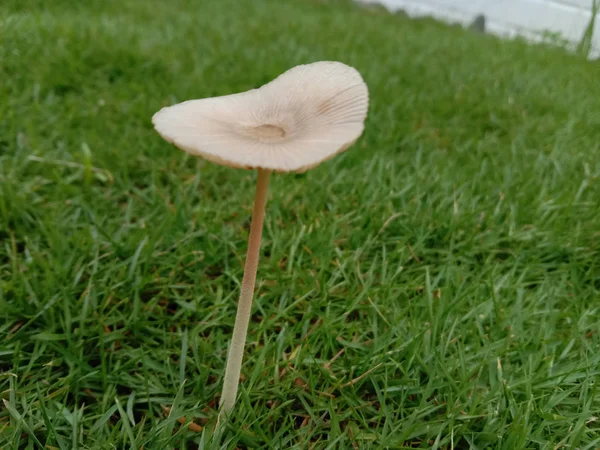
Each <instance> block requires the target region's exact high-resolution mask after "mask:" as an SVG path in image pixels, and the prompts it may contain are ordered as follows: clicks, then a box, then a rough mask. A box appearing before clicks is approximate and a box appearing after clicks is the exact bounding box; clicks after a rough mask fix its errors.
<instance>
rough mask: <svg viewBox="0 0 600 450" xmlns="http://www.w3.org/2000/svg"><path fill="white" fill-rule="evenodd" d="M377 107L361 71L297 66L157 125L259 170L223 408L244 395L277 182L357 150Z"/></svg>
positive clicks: (183, 142) (215, 157)
mask: <svg viewBox="0 0 600 450" xmlns="http://www.w3.org/2000/svg"><path fill="white" fill-rule="evenodd" d="M368 104H369V94H368V89H367V86H366V84H365V82H364V81H363V79H362V77H361V75H360V74H359V73H358V71H357V70H356V69H354V68H352V67H349V66H347V65H345V64H342V63H339V62H331V61H323V62H316V63H312V64H306V65H300V66H296V67H294V68H292V69H290V70H288V71H287V72H285V73H283V74H282V75H280V76H279V77H277V78H276V79H275V80H273V81H271V82H270V83H267V84H265V85H264V86H262V87H260V88H258V89H252V90H250V91H247V92H243V93H239V94H232V95H226V96H222V97H214V98H206V99H200V100H190V101H186V102H183V103H179V104H176V105H173V106H169V107H165V108H163V109H161V110H160V111H158V112H157V113H156V114H155V115H154V116H153V117H152V122H153V124H154V127H155V129H156V131H157V132H158V133H159V134H160V135H161V136H162V137H163V138H164V139H165V140H166V141H168V142H171V143H172V144H174V145H175V146H177V147H179V148H180V149H182V150H184V151H186V152H188V153H190V154H192V155H196V156H201V157H203V158H206V159H208V160H210V161H213V162H215V163H217V164H222V165H225V166H230V167H236V168H245V169H257V170H258V180H257V184H256V194H255V198H254V210H253V212H252V223H251V225H250V238H249V241H248V252H247V255H246V263H245V266H244V277H243V279H242V286H241V293H240V297H239V303H238V309H237V314H236V317H235V325H234V329H233V337H232V340H231V344H230V347H229V353H228V357H227V368H226V369H225V379H224V384H223V391H222V395H221V400H220V408H221V410H222V411H223V412H225V413H228V412H229V411H231V409H232V408H233V406H234V403H235V398H236V395H237V390H238V384H239V379H240V372H241V366H242V358H243V353H244V344H245V341H246V334H247V331H248V323H249V321H250V313H251V307H252V297H253V294H254V285H255V282H256V271H257V265H258V255H259V250H260V241H261V236H262V229H263V219H264V215H265V204H266V201H267V190H268V185H269V177H270V175H271V172H272V171H275V172H303V171H305V170H308V169H310V168H313V167H315V166H317V165H318V164H320V163H321V162H323V161H325V160H327V159H329V158H332V157H333V156H335V155H336V154H338V153H340V152H342V151H344V150H346V149H347V148H348V147H350V146H351V145H352V144H353V143H354V142H355V141H356V140H357V139H358V138H359V137H360V135H361V134H362V132H363V129H364V120H365V118H366V115H367V109H368Z"/></svg>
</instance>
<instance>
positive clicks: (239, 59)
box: [0, 0, 600, 450]
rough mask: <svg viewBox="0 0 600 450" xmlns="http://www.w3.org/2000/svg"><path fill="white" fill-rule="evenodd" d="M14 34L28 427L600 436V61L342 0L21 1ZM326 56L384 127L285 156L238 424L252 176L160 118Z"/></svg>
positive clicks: (253, 442)
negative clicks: (233, 352)
mask: <svg viewBox="0 0 600 450" xmlns="http://www.w3.org/2000/svg"><path fill="white" fill-rule="evenodd" d="M0 42H1V45H0V99H1V101H0V317H1V320H0V370H1V374H0V392H1V396H2V399H3V401H4V405H3V406H2V407H1V409H0V447H1V448H3V449H38V448H46V449H61V450H65V449H142V448H143V449H146V450H147V449H159V450H160V449H166V448H176V449H196V448H200V449H218V448H223V449H225V448H227V449H235V448H237V449H243V448H252V449H259V448H265V449H267V448H282V449H334V448H342V449H352V448H355V449H370V448H372V449H381V448H389V449H407V448H434V449H452V448H454V449H466V448H474V449H507V450H513V449H522V448H529V449H537V448H539V449H560V448H572V449H573V448H578V449H594V448H599V447H600V416H599V415H600V396H599V393H598V385H599V382H600V333H599V329H600V317H599V303H598V299H599V290H600V200H599V199H600V184H599V176H600V84H599V83H598V79H599V77H600V66H599V65H598V63H595V62H587V61H584V60H583V59H581V58H577V57H576V56H571V55H568V54H566V53H565V52H563V51H562V50H560V49H556V48H551V47H548V46H539V45H538V46H530V45H528V44H526V43H524V42H521V41H511V42H509V41H500V40H497V39H495V38H493V37H489V36H481V35H478V34H474V33H469V32H465V31H463V30H462V29H460V28H457V27H447V26H444V25H441V24H438V23H435V22H433V21H429V20H419V21H410V20H408V19H405V18H402V17H396V16H394V15H392V14H387V13H383V12H381V11H378V10H377V11H367V10H361V9H360V8H358V7H356V6H354V5H352V4H350V3H347V2H342V1H328V2H325V1H317V0H289V1H285V2H283V1H279V0H257V1H254V2H252V3H250V2H248V3H242V2H235V1H233V0H221V1H216V0H215V1H205V2H199V1H192V0H189V1H187V0H176V1H173V2H162V1H158V0H148V1H144V2H143V1H141V0H132V1H128V2H126V1H122V0H105V1H99V0H98V1H96V0H90V1H86V2H74V1H68V0H55V1H53V2H44V1H42V0H37V1H36V0H26V1H20V0H8V1H7V0H5V1H3V2H2V4H1V5H0ZM323 59H335V60H341V61H343V62H346V63H348V64H351V65H353V66H355V67H357V68H358V69H359V70H360V71H361V73H362V74H363V75H364V77H365V80H366V81H367V83H368V85H369V87H370V92H371V107H370V115H369V119H368V123H367V129H366V133H365V135H364V137H363V138H361V140H360V141H359V142H358V143H357V145H355V146H354V147H353V148H352V149H351V150H349V151H348V152H346V153H344V154H343V155H341V156H339V157H337V158H336V159H334V160H332V161H330V162H327V163H325V164H323V165H321V166H320V167H319V168H317V169H315V170H312V171H310V172H308V173H306V174H303V175H276V176H274V177H273V179H272V185H271V191H270V198H269V202H268V205H267V216H266V223H265V232H264V241H263V253H264V255H263V257H262V259H261V262H260V266H259V282H258V285H257V286H258V291H257V299H256V301H255V310H254V315H253V321H252V323H251V324H250V332H249V336H248V343H247V358H246V360H245V363H244V366H243V368H242V373H243V384H242V388H241V391H240V394H239V398H238V406H237V409H236V413H235V417H234V418H233V420H232V421H231V422H230V423H229V424H228V425H227V427H226V429H225V430H224V431H223V436H221V439H220V441H219V440H218V439H214V438H213V437H212V430H213V427H214V423H215V419H216V411H215V407H216V403H215V402H216V400H217V399H218V396H219V393H220V387H221V382H222V376H223V373H224V366H225V357H226V351H227V345H228V340H229V337H230V335H231V331H232V326H233V319H234V313H235V308H236V301H237V295H238V288H239V283H240V279H241V275H242V262H243V258H244V253H245V249H246V240H247V234H248V226H249V221H250V212H251V209H250V208H251V203H252V199H253V188H254V182H255V174H254V173H252V172H247V171H241V170H233V169H229V168H224V167H220V166H216V165H213V164H210V163H207V162H205V161H202V160H196V159H193V158H191V157H187V156H185V155H184V154H183V153H182V152H180V151H178V150H176V149H174V148H173V147H171V146H169V145H168V144H167V143H165V142H164V141H162V140H161V139H160V138H159V137H158V135H157V134H156V133H155V132H154V131H153V130H152V126H151V123H150V117H151V116H152V114H153V113H154V112H155V111H157V110H158V109H159V108H160V107H162V106H163V105H166V104H170V103H174V102H177V101H182V100H185V99H189V98H198V97H206V96H214V95H221V94H227V93H232V92H236V91H243V90H246V89H249V88H253V87H256V86H259V85H261V84H263V83H265V82H267V81H268V80H270V79H272V78H273V77H275V76H276V75H277V74H279V73H281V72H282V71H284V70H286V69H287V68H289V67H291V66H293V65H295V64H299V63H305V62H311V61H315V60H323ZM184 417H185V419H183V418H184ZM192 420H193V421H194V425H192V427H193V428H194V430H195V431H191V430H190V429H189V428H188V426H185V425H182V424H181V423H180V422H184V424H187V423H190V422H191V421H192Z"/></svg>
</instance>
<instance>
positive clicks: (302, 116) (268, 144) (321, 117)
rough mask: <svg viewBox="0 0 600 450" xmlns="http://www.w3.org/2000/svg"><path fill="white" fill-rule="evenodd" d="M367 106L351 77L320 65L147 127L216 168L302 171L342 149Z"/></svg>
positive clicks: (349, 71) (332, 65) (357, 131)
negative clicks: (215, 165)
mask: <svg viewBox="0 0 600 450" xmlns="http://www.w3.org/2000/svg"><path fill="white" fill-rule="evenodd" d="M368 106H369V92H368V89H367V85H366V84H365V82H364V81H363V79H362V77H361V76H360V74H359V73H358V71H357V70H356V69H354V68H352V67H349V66H347V65H345V64H342V63H339V62H330V61H323V62H316V63H312V64H306V65H301V66H296V67H294V68H292V69H290V70H288V71H287V72H285V73H283V74H282V75H280V76H279V77H277V78H276V79H274V80H273V81H271V82H270V83H267V84H265V85H264V86H262V87H260V88H258V89H252V90H250V91H247V92H242V93H240V94H232V95H226V96H222V97H214V98H206V99H200V100H189V101H186V102H183V103H179V104H176V105H173V106H168V107H165V108H163V109H161V110H160V111H158V112H157V113H156V114H154V116H153V117H152V122H153V124H154V127H155V128H156V131H157V132H158V133H159V134H160V135H161V136H162V137H163V138H164V139H165V140H166V141H168V142H171V143H173V144H174V145H175V146H177V147H179V148H180V149H182V150H184V151H186V152H188V153H190V154H192V155H196V156H202V157H204V158H206V159H208V160H210V161H213V162H215V163H217V164H222V165H225V166H230V167H241V168H262V169H269V170H274V171H278V172H302V171H304V170H307V169H310V168H312V167H315V166H317V165H318V164H319V163H321V162H323V161H325V160H327V159H329V158H332V157H333V156H335V155H336V154H337V153H340V152H342V151H344V150H346V149H347V148H348V147H350V146H351V145H352V144H353V143H354V142H355V141H356V140H357V139H358V138H359V137H360V135H361V134H362V132H363V129H364V120H365V118H366V116H367V109H368Z"/></svg>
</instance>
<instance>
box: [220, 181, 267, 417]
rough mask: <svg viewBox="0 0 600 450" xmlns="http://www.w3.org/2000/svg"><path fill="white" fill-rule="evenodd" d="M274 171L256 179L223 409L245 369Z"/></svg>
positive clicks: (227, 406)
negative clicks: (270, 186)
mask: <svg viewBox="0 0 600 450" xmlns="http://www.w3.org/2000/svg"><path fill="white" fill-rule="evenodd" d="M270 175H271V171H270V170H265V169H258V180H257V182H256V195H255V197H254V210H253V211H252V224H251V225H250V238H249V239H248V253H247V254H246V264H245V266H244V278H243V279H242V291H241V293H240V300H239V303H238V309H237V314H236V316H235V325H234V327H233V337H232V339H231V344H230V346H229V355H228V357H227V368H226V369H225V381H224V383H223V392H222V394H221V404H220V406H221V410H222V411H224V412H225V413H228V412H229V411H231V409H232V408H233V405H234V404H235V397H236V395H237V391H238V385H239V382H240V372H241V370H242V359H243V357H244V344H245V343H246V334H247V333H248V323H249V322H250V312H251V310H252V297H253V295H254V285H255V283H256V269H257V267H258V256H259V253H260V240H261V238H262V229H263V219H264V217H265V204H266V203H267V191H268V190H269V177H270Z"/></svg>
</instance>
